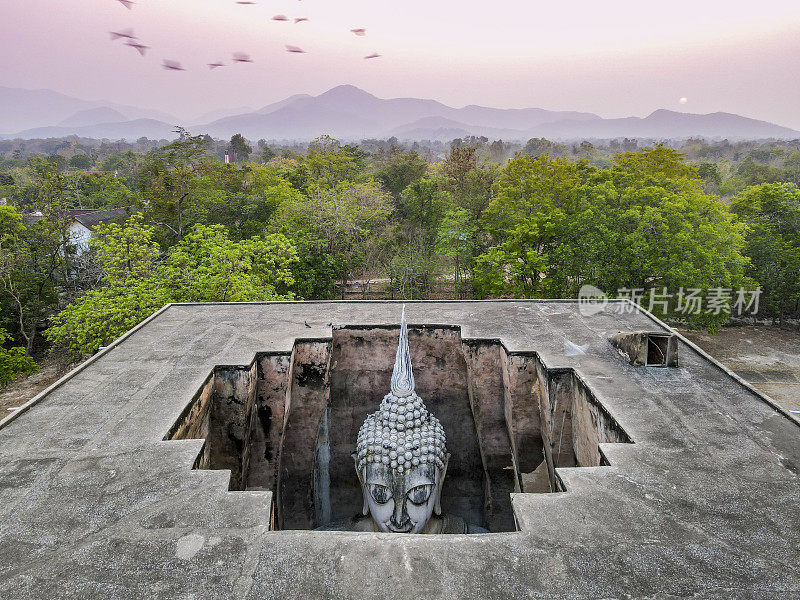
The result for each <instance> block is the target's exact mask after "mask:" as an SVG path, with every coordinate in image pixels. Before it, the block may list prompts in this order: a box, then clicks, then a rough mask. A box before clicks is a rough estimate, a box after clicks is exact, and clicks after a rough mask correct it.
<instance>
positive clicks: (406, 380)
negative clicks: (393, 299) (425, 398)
mask: <svg viewBox="0 0 800 600" xmlns="http://www.w3.org/2000/svg"><path fill="white" fill-rule="evenodd" d="M412 393H414V371H413V369H412V368H411V352H410V351H409V349H408V327H407V326H406V305H405V304H404V305H403V316H402V318H401V320H400V343H399V344H398V345H397V356H396V357H395V359H394V371H393V372H392V394H394V395H395V396H397V397H398V398H405V397H406V396H410V395H411V394H412Z"/></svg>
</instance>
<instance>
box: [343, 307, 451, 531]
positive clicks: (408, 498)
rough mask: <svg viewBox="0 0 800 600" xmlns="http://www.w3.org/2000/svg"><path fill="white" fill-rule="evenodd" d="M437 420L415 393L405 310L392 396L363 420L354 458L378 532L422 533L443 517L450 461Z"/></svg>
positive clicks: (366, 510) (368, 511) (367, 511)
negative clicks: (443, 491)
mask: <svg viewBox="0 0 800 600" xmlns="http://www.w3.org/2000/svg"><path fill="white" fill-rule="evenodd" d="M445 442H446V439H445V435H444V430H443V429H442V425H441V423H439V420H438V419H437V418H436V417H434V416H433V415H432V414H431V413H430V412H428V410H427V408H426V407H425V403H424V402H423V401H422V399H421V398H420V397H419V396H417V394H416V392H415V391H414V373H413V371H412V369H411V356H410V354H409V349H408V330H407V328H406V319H405V307H403V316H402V320H401V325H400V343H399V345H398V348H397V357H396V358H395V364H394V372H393V373H392V386H391V392H390V393H388V394H386V396H385V397H384V398H383V401H382V402H381V405H380V407H379V408H378V410H377V411H376V412H374V413H372V414H370V415H369V416H367V418H366V419H365V420H364V424H363V425H362V426H361V429H360V430H359V432H358V442H357V444H356V452H355V454H354V459H355V465H356V473H357V474H358V479H359V481H360V483H361V489H362V492H363V495H364V506H363V514H364V515H365V516H366V515H367V514H369V515H370V516H371V517H372V520H373V523H374V525H375V527H376V528H377V529H378V530H380V531H383V532H392V533H421V532H422V531H423V530H424V529H425V526H426V525H427V524H428V521H429V520H430V519H431V516H432V515H433V514H434V513H435V514H437V515H441V514H442V509H441V492H442V483H443V482H444V477H445V474H446V473H447V462H448V458H449V455H448V454H447V448H446V446H445Z"/></svg>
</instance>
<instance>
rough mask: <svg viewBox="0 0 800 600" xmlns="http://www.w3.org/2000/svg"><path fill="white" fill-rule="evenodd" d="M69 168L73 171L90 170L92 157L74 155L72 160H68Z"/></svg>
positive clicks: (81, 154)
mask: <svg viewBox="0 0 800 600" xmlns="http://www.w3.org/2000/svg"><path fill="white" fill-rule="evenodd" d="M69 166H70V167H71V168H73V169H82V170H86V169H91V168H92V157H91V156H89V155H88V154H84V153H83V152H81V153H79V154H76V155H74V156H73V157H72V158H70V159H69Z"/></svg>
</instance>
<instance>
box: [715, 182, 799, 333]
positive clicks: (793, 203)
mask: <svg viewBox="0 0 800 600" xmlns="http://www.w3.org/2000/svg"><path fill="white" fill-rule="evenodd" d="M731 210H733V211H734V212H735V213H736V214H737V215H739V216H740V217H741V219H742V220H743V221H744V222H745V223H747V226H748V231H747V247H746V250H745V252H746V254H747V255H748V256H749V257H750V264H749V265H748V269H747V273H748V275H749V276H750V277H752V278H753V279H754V280H755V281H757V282H758V283H759V284H761V286H762V287H763V293H762V303H763V308H764V309H765V312H766V313H767V314H769V315H770V316H772V317H773V318H775V319H777V320H778V321H780V322H781V323H782V322H783V319H784V318H785V317H786V316H787V315H791V314H797V312H798V303H800V189H798V188H797V186H796V185H794V184H793V183H765V184H761V185H756V186H753V187H749V188H747V189H746V190H745V191H743V192H742V193H741V194H739V195H738V196H737V197H736V198H734V199H733V201H732V203H731Z"/></svg>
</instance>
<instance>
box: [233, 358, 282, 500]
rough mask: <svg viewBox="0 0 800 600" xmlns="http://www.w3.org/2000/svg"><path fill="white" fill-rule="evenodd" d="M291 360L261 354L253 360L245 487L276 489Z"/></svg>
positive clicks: (244, 466) (249, 488)
mask: <svg viewBox="0 0 800 600" xmlns="http://www.w3.org/2000/svg"><path fill="white" fill-rule="evenodd" d="M290 361H291V355H290V354H261V355H259V356H258V358H257V360H256V363H257V365H258V374H257V375H258V376H257V379H256V385H255V388H254V390H255V397H254V401H253V403H252V404H251V405H250V406H249V408H248V412H249V414H248V417H247V419H248V438H247V440H246V442H245V449H244V456H243V460H242V472H243V473H244V477H243V479H244V481H243V485H244V488H245V489H248V490H270V491H273V492H274V491H275V489H276V487H275V486H276V484H277V481H278V469H277V458H278V453H279V451H280V444H281V435H282V434H283V420H284V417H285V413H286V388H287V386H288V382H289V365H290Z"/></svg>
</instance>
